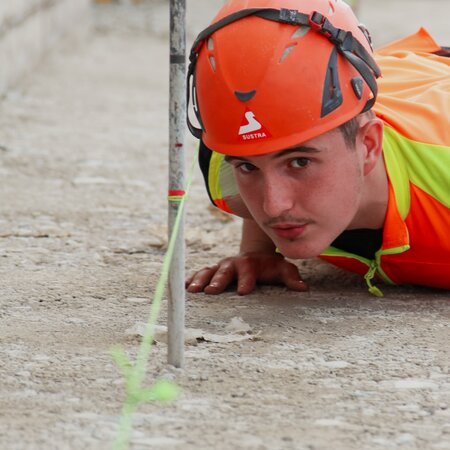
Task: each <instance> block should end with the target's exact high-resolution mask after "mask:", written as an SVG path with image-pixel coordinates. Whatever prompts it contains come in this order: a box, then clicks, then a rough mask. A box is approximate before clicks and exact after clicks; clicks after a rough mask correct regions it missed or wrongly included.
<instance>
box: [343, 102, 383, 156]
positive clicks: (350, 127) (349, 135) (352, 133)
mask: <svg viewBox="0 0 450 450" xmlns="http://www.w3.org/2000/svg"><path fill="white" fill-rule="evenodd" d="M363 114H367V116H368V117H369V118H373V117H375V114H374V113H373V111H367V112H365V113H362V114H360V115H361V116H362V115H363ZM360 115H358V116H356V117H353V119H350V120H349V121H348V122H345V123H343V124H342V125H340V126H339V127H338V130H339V131H340V132H341V133H342V136H344V141H345V143H346V144H347V145H348V147H350V148H352V149H353V148H355V145H356V135H357V134H358V130H359V117H360Z"/></svg>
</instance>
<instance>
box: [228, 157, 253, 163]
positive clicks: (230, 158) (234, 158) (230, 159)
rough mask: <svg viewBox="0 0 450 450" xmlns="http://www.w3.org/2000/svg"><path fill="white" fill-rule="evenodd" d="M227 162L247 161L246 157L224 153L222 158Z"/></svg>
mask: <svg viewBox="0 0 450 450" xmlns="http://www.w3.org/2000/svg"><path fill="white" fill-rule="evenodd" d="M223 159H224V160H225V161H226V162H227V163H230V162H231V161H236V160H238V161H248V160H247V159H245V158H243V157H241V156H231V155H225V157H224V158H223Z"/></svg>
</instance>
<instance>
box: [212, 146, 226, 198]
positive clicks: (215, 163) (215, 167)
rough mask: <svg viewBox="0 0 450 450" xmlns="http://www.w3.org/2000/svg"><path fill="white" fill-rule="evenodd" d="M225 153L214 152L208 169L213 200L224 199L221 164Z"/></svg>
mask: <svg viewBox="0 0 450 450" xmlns="http://www.w3.org/2000/svg"><path fill="white" fill-rule="evenodd" d="M224 157H225V155H222V154H221V153H217V152H212V155H211V160H210V163H209V170H208V185H209V192H210V194H211V197H212V199H213V200H217V199H222V186H221V184H220V166H221V164H222V160H223V158H224Z"/></svg>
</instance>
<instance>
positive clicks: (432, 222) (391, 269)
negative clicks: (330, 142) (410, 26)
mask: <svg viewBox="0 0 450 450" xmlns="http://www.w3.org/2000/svg"><path fill="white" fill-rule="evenodd" d="M438 53H445V51H444V50H443V49H442V48H441V47H439V46H438V45H437V44H436V43H435V41H434V40H433V39H432V38H431V36H430V35H429V34H428V33H427V32H426V31H425V30H424V29H420V30H419V31H418V32H417V33H416V34H414V35H412V36H409V37H407V38H404V39H401V40H399V41H396V42H394V43H391V44H389V45H387V46H385V47H383V48H380V49H379V50H377V51H376V52H375V57H376V60H377V62H378V64H379V65H380V67H381V70H382V73H383V77H382V78H381V79H379V81H378V86H379V93H378V97H377V102H376V104H375V106H374V108H373V110H374V111H375V113H376V114H377V116H378V117H380V118H381V119H382V120H383V122H384V125H385V127H384V137H383V155H384V161H385V167H386V171H387V175H388V182H389V199H388V207H387V213H386V218H385V222H384V225H383V239H382V245H381V248H380V249H379V250H378V251H377V252H376V253H375V255H374V259H372V260H370V259H367V258H364V257H361V256H358V255H354V254H351V253H348V252H345V251H343V250H340V249H337V248H334V247H329V248H328V249H327V250H326V251H324V252H323V253H322V254H321V255H320V257H321V258H323V259H325V260H327V261H329V262H331V263H333V264H335V265H337V266H340V267H342V268H344V269H347V270H350V271H352V272H356V273H359V274H362V275H364V276H365V279H366V281H367V283H368V285H369V291H370V292H372V293H373V294H375V295H382V294H381V292H380V290H379V289H378V288H376V287H375V286H373V285H372V281H371V280H372V279H373V278H374V277H376V278H378V279H382V280H384V281H385V282H387V283H389V284H416V285H424V286H431V287H439V288H447V289H448V288H450V58H449V57H446V56H440V55H439V54H438ZM200 166H201V168H202V171H203V175H204V177H205V181H206V185H207V190H208V193H209V196H210V198H211V200H212V202H213V203H214V204H215V205H216V206H217V207H219V208H221V209H222V210H224V211H227V212H230V213H233V214H236V215H239V216H241V217H250V216H249V213H248V211H247V210H246V207H245V205H244V204H243V202H242V199H241V198H240V196H239V192H238V190H237V186H236V183H235V182H234V177H233V176H232V173H231V172H232V169H231V167H230V165H229V164H226V163H225V164H224V162H223V155H220V154H218V153H216V152H211V151H209V150H208V149H206V147H204V145H203V144H202V143H201V146H200Z"/></svg>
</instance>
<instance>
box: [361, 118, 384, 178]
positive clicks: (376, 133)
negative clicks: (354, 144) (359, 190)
mask: <svg viewBox="0 0 450 450" xmlns="http://www.w3.org/2000/svg"><path fill="white" fill-rule="evenodd" d="M358 140H359V142H358V144H359V145H361V146H362V150H363V163H364V175H367V174H369V173H370V172H371V171H372V170H373V168H374V167H375V166H376V164H377V161H378V160H379V158H380V156H381V154H382V151H383V121H382V120H381V119H379V118H378V117H374V118H371V119H369V120H368V121H367V122H366V123H364V124H363V125H361V127H360V129H359V132H358Z"/></svg>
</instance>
